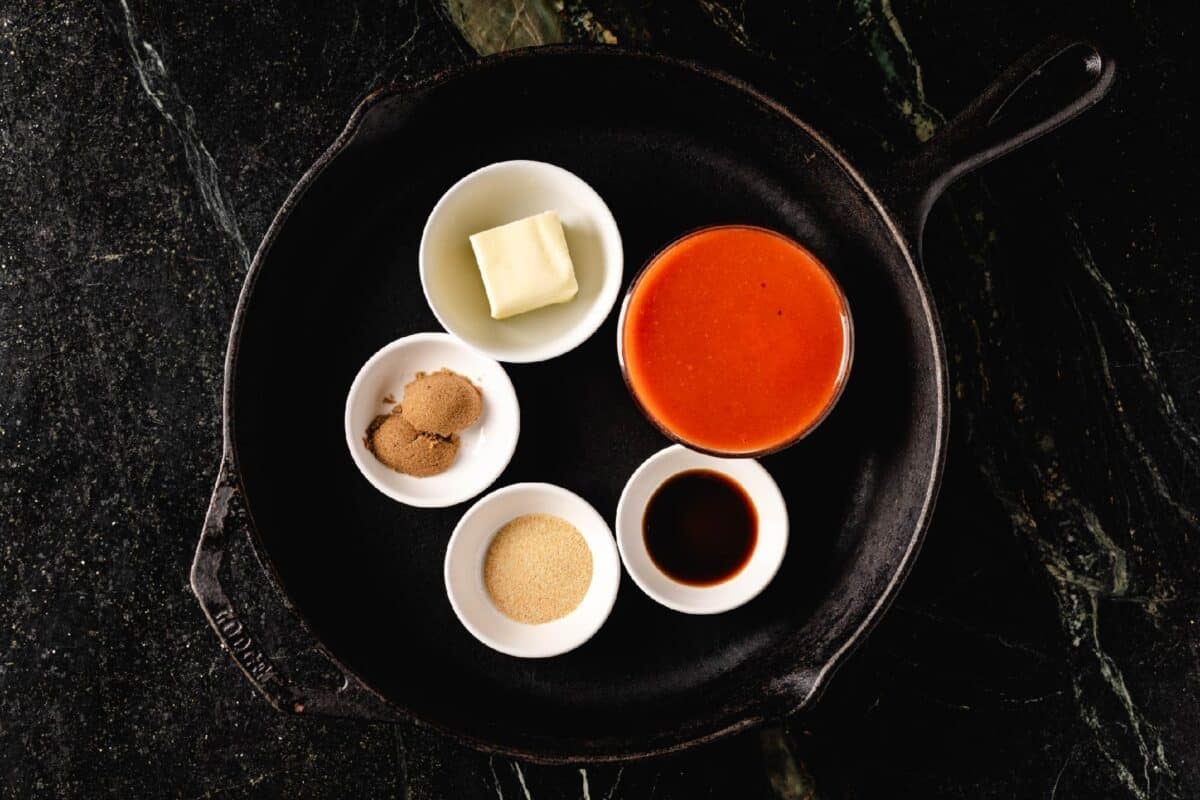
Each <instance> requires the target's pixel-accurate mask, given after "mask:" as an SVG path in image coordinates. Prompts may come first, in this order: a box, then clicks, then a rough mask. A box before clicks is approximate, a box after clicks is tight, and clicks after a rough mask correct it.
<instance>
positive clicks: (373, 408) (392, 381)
mask: <svg viewBox="0 0 1200 800" xmlns="http://www.w3.org/2000/svg"><path fill="white" fill-rule="evenodd" d="M442 367H445V368H446V369H449V370H453V371H454V372H457V373H458V374H459V375H462V376H463V377H464V378H467V379H469V380H470V381H471V382H472V383H474V384H475V385H476V386H478V387H479V390H480V391H481V392H483V413H482V415H481V416H480V418H479V420H478V421H477V422H476V423H475V424H474V425H472V426H471V427H470V428H467V429H466V430H464V431H462V432H461V433H459V439H460V444H459V449H458V457H457V458H456V459H455V460H454V463H453V464H452V465H451V466H450V469H448V470H446V471H445V472H443V473H441V474H439V475H430V476H429V477H427V478H414V477H412V476H411V475H404V474H402V473H399V472H396V471H395V470H393V469H390V468H389V467H387V466H385V465H384V464H383V463H382V462H380V461H379V460H378V459H377V458H375V456H374V454H372V453H371V451H370V450H368V449H367V446H366V444H365V442H364V441H363V440H364V437H365V436H366V432H367V427H368V426H369V425H370V424H371V421H372V420H373V419H375V417H376V416H377V415H379V414H387V413H388V412H390V411H391V410H392V407H393V406H395V405H396V404H397V403H399V402H400V401H401V399H402V398H403V397H404V386H405V384H407V383H408V382H409V381H411V380H412V379H413V378H414V377H415V376H416V374H417V373H418V372H435V371H437V370H439V369H441V368H442ZM388 395H391V396H392V398H393V402H390V403H386V402H384V400H383V398H384V397H386V396H388ZM345 426H346V444H347V446H349V448H350V455H351V456H353V457H354V463H355V464H356V465H357V466H358V469H359V472H361V473H362V474H363V476H364V477H366V479H367V480H368V481H370V482H371V485H373V486H374V487H375V488H376V489H378V490H379V491H381V492H383V493H384V494H386V495H387V496H388V497H390V498H392V499H393V500H397V501H399V502H401V503H404V504H406V505H410V506H419V507H422V508H440V507H442V506H452V505H454V504H455V503H461V502H463V501H464V500H470V499H471V498H472V497H474V496H475V495H477V494H479V493H480V492H482V491H483V490H484V489H486V488H487V487H488V486H490V485H491V484H492V483H493V482H494V481H495V480H496V478H498V477H500V473H501V472H503V471H504V468H505V467H506V466H508V462H509V461H510V460H512V455H513V451H514V450H515V449H516V447H517V437H518V436H519V435H520V431H521V409H520V406H519V405H518V404H517V393H516V390H515V389H513V385H512V381H511V380H509V378H508V373H506V372H505V371H504V367H502V366H500V365H499V364H498V363H496V362H495V361H493V360H492V359H490V358H488V357H487V356H485V355H483V354H481V353H479V352H478V351H476V350H473V349H472V348H470V347H467V346H466V345H465V344H463V343H462V342H460V341H458V340H457V339H455V338H454V337H453V336H450V335H449V334H446V333H415V334H413V335H411V336H405V337H404V338H402V339H397V340H396V341H394V342H392V343H391V344H389V345H386V346H385V347H383V348H382V349H381V350H379V352H377V353H375V355H373V356H371V358H370V359H369V360H368V361H367V363H366V364H364V365H363V367H362V369H360V370H359V371H358V376H357V377H355V379H354V383H353V384H352V385H351V386H350V393H349V394H348V395H347V396H346V417H345Z"/></svg>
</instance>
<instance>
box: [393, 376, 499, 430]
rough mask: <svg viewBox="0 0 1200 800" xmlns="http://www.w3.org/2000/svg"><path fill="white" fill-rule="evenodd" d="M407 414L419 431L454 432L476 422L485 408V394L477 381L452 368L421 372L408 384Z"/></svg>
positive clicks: (406, 392) (401, 402) (406, 387)
mask: <svg viewBox="0 0 1200 800" xmlns="http://www.w3.org/2000/svg"><path fill="white" fill-rule="evenodd" d="M400 405H401V406H402V407H403V409H404V411H403V414H404V418H405V419H406V420H408V421H409V423H410V424H411V425H412V426H413V427H414V428H416V429H417V430H419V431H424V432H426V433H436V434H437V435H438V436H450V435H451V434H453V433H457V432H458V431H461V430H462V429H463V428H467V427H469V426H471V425H474V424H475V421H476V420H478V419H479V415H480V414H481V413H482V412H483V394H482V393H481V392H480V391H479V389H478V387H476V386H475V384H473V383H471V382H470V381H469V380H467V379H466V378H464V377H463V376H462V375H459V374H458V373H456V372H451V371H450V370H448V369H440V370H438V371H437V372H429V373H426V372H418V373H417V377H415V378H413V380H412V381H411V382H409V384H408V385H407V386H405V387H404V398H403V399H402V400H401V401H400Z"/></svg>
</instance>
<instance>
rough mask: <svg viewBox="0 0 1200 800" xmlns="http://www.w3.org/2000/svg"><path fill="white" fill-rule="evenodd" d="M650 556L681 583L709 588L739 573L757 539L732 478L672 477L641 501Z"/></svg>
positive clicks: (705, 474) (700, 473)
mask: <svg viewBox="0 0 1200 800" xmlns="http://www.w3.org/2000/svg"><path fill="white" fill-rule="evenodd" d="M642 533H643V536H644V537H645V540H646V550H647V551H648V552H649V553H650V559H651V560H652V561H653V562H654V564H655V566H657V567H658V568H659V569H660V570H662V571H663V572H664V573H666V574H667V575H668V576H670V577H671V578H674V579H675V580H677V581H679V582H680V583H688V584H691V585H693V586H711V585H712V584H714V583H721V582H722V581H727V580H729V579H730V578H732V577H733V576H734V575H736V574H738V572H740V571H741V569H742V567H744V566H746V562H747V561H749V560H750V554H751V553H753V552H754V545H755V543H757V541H758V513H757V512H756V511H755V509H754V503H753V502H752V501H751V500H750V497H749V496H748V495H747V494H746V490H745V489H743V488H742V487H741V485H740V484H739V483H738V482H737V481H735V480H733V479H732V478H730V477H728V476H726V475H722V474H721V473H719V472H713V471H711V470H706V469H697V470H689V471H687V472H680V473H679V474H678V475H673V476H671V477H670V478H667V480H666V481H664V482H663V484H662V486H659V487H658V490H657V491H656V492H655V493H654V496H653V497H651V498H650V502H649V503H647V504H646V515H645V517H643V520H642Z"/></svg>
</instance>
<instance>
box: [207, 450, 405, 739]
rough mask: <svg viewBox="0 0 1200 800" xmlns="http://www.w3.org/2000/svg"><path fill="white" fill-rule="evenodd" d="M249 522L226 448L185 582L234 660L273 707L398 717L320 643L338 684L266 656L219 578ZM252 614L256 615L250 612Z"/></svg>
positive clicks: (368, 717)
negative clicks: (300, 675)
mask: <svg viewBox="0 0 1200 800" xmlns="http://www.w3.org/2000/svg"><path fill="white" fill-rule="evenodd" d="M252 524H253V523H252V521H251V519H250V515H249V513H248V512H247V510H246V507H245V500H244V496H243V494H242V490H241V482H240V480H239V479H238V475H237V469H236V467H235V466H234V459H233V454H232V453H231V452H230V451H229V450H228V448H227V449H226V453H225V457H224V458H223V459H222V462H221V469H220V472H219V474H218V476H217V484H216V487H215V488H214V489H213V494H212V499H211V500H210V502H209V507H208V513H207V515H206V516H205V519H204V529H203V531H202V532H201V534H200V543H199V544H198V545H197V547H196V557H195V560H194V561H193V562H192V569H191V575H190V581H191V586H192V592H193V593H194V594H195V595H196V599H197V600H198V601H199V602H200V607H201V609H202V610H203V611H204V616H205V617H206V618H207V619H208V622H209V624H210V625H211V626H212V628H213V630H214V631H215V632H216V634H217V638H218V639H220V641H221V645H222V647H223V648H224V649H225V651H226V652H228V653H229V655H230V656H231V657H232V658H233V661H234V663H235V664H237V666H238V667H239V668H240V669H241V671H242V672H243V673H244V674H245V676H246V678H247V679H248V680H249V681H250V683H251V684H252V685H253V686H254V688H255V689H257V690H258V692H259V693H260V694H261V695H262V696H263V697H265V698H266V700H267V702H269V703H270V704H271V705H272V706H273V707H274V708H275V709H276V710H279V711H283V712H290V713H294V714H304V715H312V714H319V715H323V716H334V717H347V718H353V719H365V720H384V721H394V720H397V719H400V718H401V715H399V714H398V713H397V712H395V711H394V710H392V709H391V708H390V707H388V706H387V705H386V704H385V703H384V702H383V701H382V700H381V699H380V698H379V697H377V696H376V695H375V694H374V693H373V692H371V691H370V690H369V689H367V688H366V687H365V686H363V685H362V683H361V682H360V681H359V680H358V679H357V678H355V677H354V676H353V675H351V674H349V673H348V672H347V671H346V670H345V669H344V668H342V667H341V666H340V665H339V664H338V663H337V662H336V661H335V660H334V659H333V658H332V657H331V656H330V655H329V654H328V653H327V652H326V651H324V650H323V649H322V648H318V650H319V652H321V654H322V655H323V656H324V658H325V659H326V660H327V661H328V662H329V665H330V666H332V667H333V669H334V671H335V672H336V675H337V676H339V678H340V679H339V678H335V679H334V680H335V681H336V683H337V684H340V685H336V686H333V685H330V686H321V685H306V684H304V683H301V682H299V681H298V680H297V678H296V674H297V671H298V669H302V667H301V666H300V665H299V664H288V665H286V666H285V665H283V664H281V663H280V662H279V660H278V659H274V658H271V657H270V656H268V655H267V653H266V648H265V647H264V645H263V641H264V637H263V636H260V635H259V634H258V633H252V632H251V630H250V629H249V628H248V627H247V625H248V624H249V615H247V616H243V615H242V614H240V613H239V611H238V607H237V606H235V605H234V603H233V601H232V600H231V599H230V597H229V595H228V594H227V593H226V591H225V588H224V584H223V582H222V580H221V578H220V572H221V566H222V564H223V563H224V562H225V561H226V558H227V556H229V555H230V554H231V545H232V544H233V543H234V542H235V541H237V540H239V539H241V538H245V537H249V535H250V527H251V525H252ZM258 574H265V573H262V572H259V573H258ZM260 594H261V595H263V596H267V597H270V596H275V591H274V589H273V588H268V587H266V586H263V587H262V588H261V590H260ZM254 618H255V619H258V618H259V617H258V615H254ZM259 624H263V623H261V622H260V623H259ZM271 638H276V637H274V636H272V637H271Z"/></svg>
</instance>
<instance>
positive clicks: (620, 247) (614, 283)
mask: <svg viewBox="0 0 1200 800" xmlns="http://www.w3.org/2000/svg"><path fill="white" fill-rule="evenodd" d="M511 169H524V170H543V171H551V172H556V173H559V174H560V175H562V176H564V177H566V178H567V179H568V180H569V181H571V182H574V183H576V184H578V185H579V187H580V188H581V189H582V190H583V191H584V192H587V193H590V194H591V195H592V196H593V197H594V198H595V200H596V201H597V202H598V204H599V207H600V209H601V210H602V213H600V214H598V215H596V216H595V217H594V218H595V219H596V220H597V222H598V224H599V227H600V228H601V231H602V238H603V239H604V240H605V241H606V242H608V241H611V243H612V245H613V248H612V249H613V251H614V252H615V253H616V263H615V264H612V265H611V266H610V264H609V262H610V261H611V260H612V257H611V256H610V257H609V258H606V259H605V264H604V276H603V279H602V282H601V287H600V292H599V293H598V294H597V295H596V298H595V300H594V301H593V302H592V304H591V306H590V307H589V308H588V309H587V311H585V312H584V313H583V314H582V315H581V316H580V318H579V321H578V322H576V323H575V324H574V325H573V326H572V327H570V328H568V329H567V330H566V331H565V332H564V333H563V334H562V335H561V336H558V337H556V338H553V339H550V340H548V341H547V342H545V343H542V344H539V345H536V346H533V345H531V346H527V347H521V348H517V349H515V350H514V349H509V348H500V347H494V346H490V345H488V344H486V343H483V342H478V341H475V340H474V339H473V338H472V337H468V336H464V335H463V334H462V333H461V332H460V330H461V329H460V328H458V329H456V328H457V326H454V325H451V324H450V323H449V322H448V321H447V320H446V318H445V316H444V315H443V313H442V312H441V311H439V309H438V306H437V304H436V303H435V302H434V299H433V296H432V294H431V293H430V290H429V280H428V276H429V274H430V270H431V269H432V267H431V266H430V264H429V259H428V258H427V253H426V251H427V249H428V242H429V237H430V231H431V230H432V229H433V224H434V220H435V219H436V218H437V217H438V216H439V212H442V211H443V210H444V208H445V206H446V205H447V204H448V202H449V200H450V198H451V197H452V196H453V195H454V194H456V193H457V192H460V191H463V190H464V188H465V187H466V186H467V184H469V183H471V182H473V181H475V180H477V179H478V178H479V177H480V176H482V175H486V174H488V173H491V172H499V171H503V170H511ZM547 210H552V209H547ZM510 221H512V222H515V221H516V220H510ZM501 224H504V223H501ZM417 272H418V274H419V275H420V279H421V292H422V293H423V294H424V295H425V303H426V305H428V306H429V310H430V311H431V312H433V316H434V318H436V319H437V321H438V324H439V325H441V326H442V327H443V328H445V329H446V331H447V332H449V333H451V334H453V335H454V336H456V337H458V338H459V339H460V340H461V341H462V342H463V343H465V344H466V345H468V346H469V347H473V348H475V349H476V350H479V351H480V352H481V353H484V354H485V355H487V356H489V357H490V358H494V359H495V360H497V361H501V362H505V363H509V364H532V363H536V362H539V361H549V360H550V359H552V358H557V357H558V356H561V355H564V354H565V353H569V352H570V351H572V350H574V349H575V348H577V347H579V346H580V345H582V344H583V343H584V342H586V341H587V340H588V339H590V338H591V337H592V334H594V333H595V332H596V331H597V330H599V328H600V326H601V325H603V324H604V321H605V320H606V319H608V315H609V314H611V313H612V309H613V306H615V305H616V302H617V297H618V296H619V295H620V293H621V282H622V280H623V278H624V274H625V246H624V243H623V242H622V240H621V228H620V226H619V225H617V220H616V217H614V216H613V213H612V209H611V208H609V206H608V203H607V202H606V201H605V200H604V197H603V196H602V195H601V194H600V193H599V192H597V191H596V189H595V188H594V187H593V186H592V185H591V184H590V183H588V182H587V181H585V180H584V179H583V178H581V177H579V176H578V175H576V174H575V173H574V172H572V171H571V170H569V169H567V168H566V167H561V166H559V165H558V164H552V163H550V162H549V161H539V160H537V159H531V158H513V159H508V160H505V161H493V162H491V163H489V164H485V165H483V166H482V167H478V168H477V169H474V170H472V171H470V172H468V173H467V174H466V175H464V176H462V177H461V178H459V179H458V180H456V181H455V182H454V183H452V184H451V185H450V186H449V188H447V189H446V191H444V192H443V193H442V195H441V196H440V197H439V198H438V200H437V202H436V203H434V204H433V208H432V209H430V211H429V215H428V216H427V217H426V218H425V225H424V226H423V227H422V229H421V241H420V243H419V244H418V245H417ZM568 302H570V301H568ZM535 310H536V309H535Z"/></svg>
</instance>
